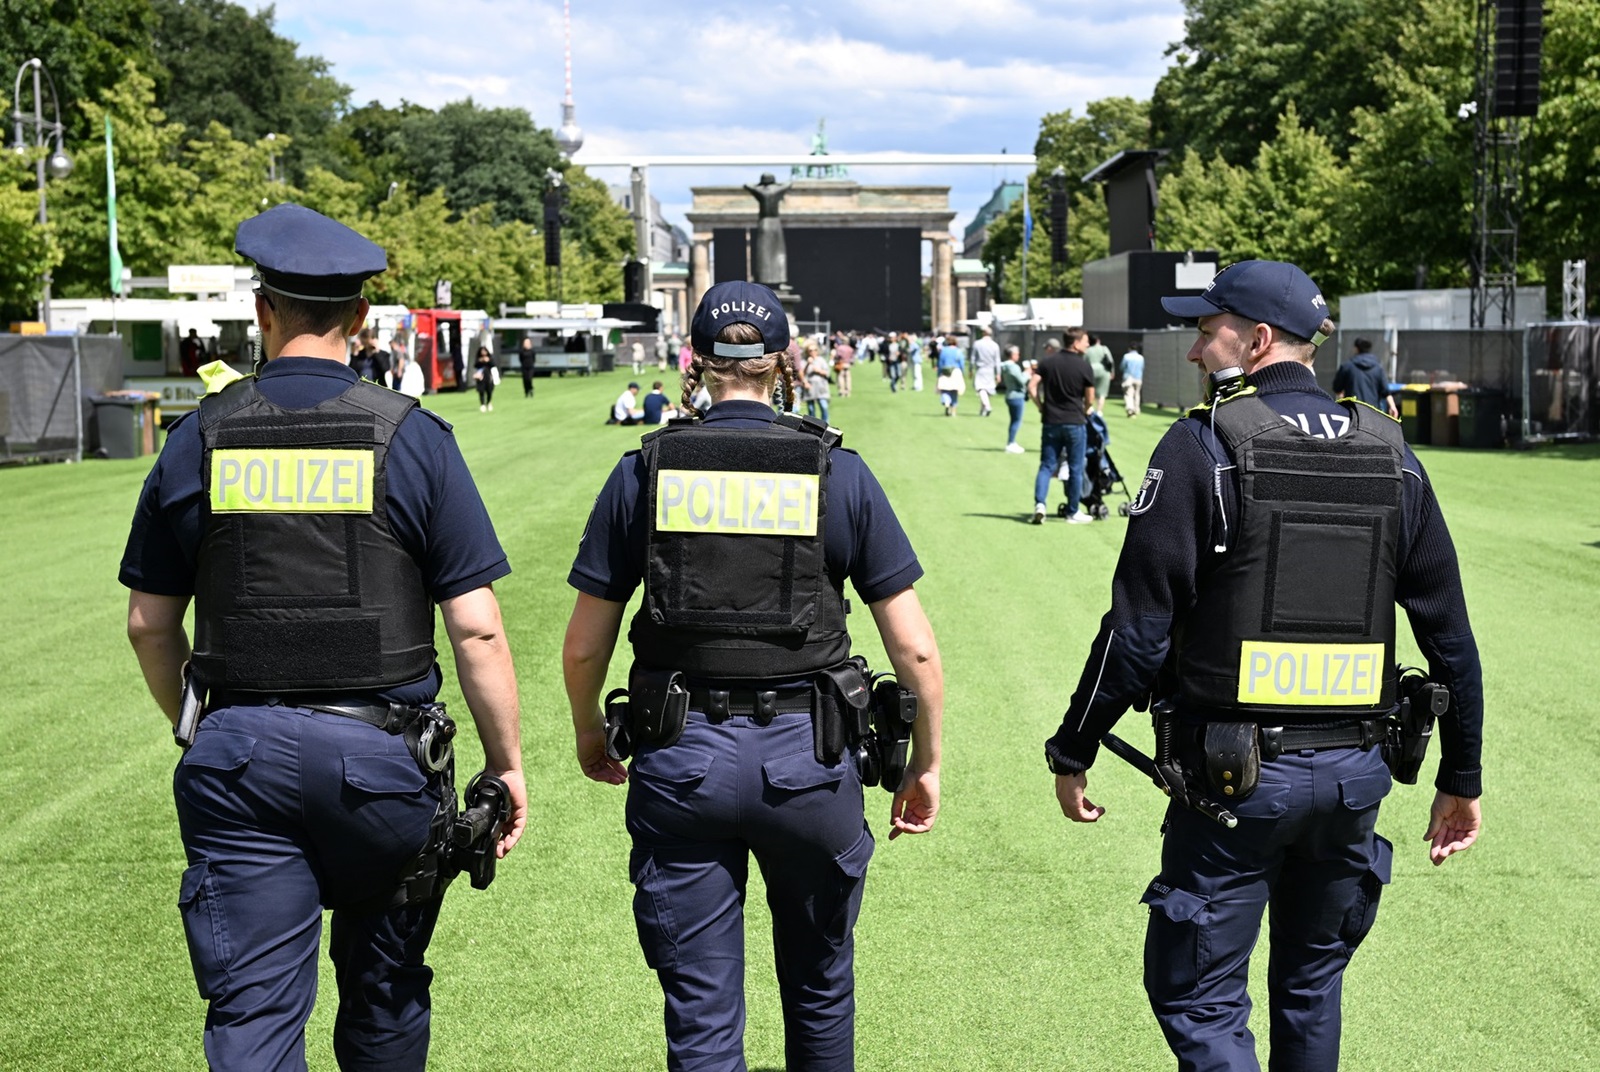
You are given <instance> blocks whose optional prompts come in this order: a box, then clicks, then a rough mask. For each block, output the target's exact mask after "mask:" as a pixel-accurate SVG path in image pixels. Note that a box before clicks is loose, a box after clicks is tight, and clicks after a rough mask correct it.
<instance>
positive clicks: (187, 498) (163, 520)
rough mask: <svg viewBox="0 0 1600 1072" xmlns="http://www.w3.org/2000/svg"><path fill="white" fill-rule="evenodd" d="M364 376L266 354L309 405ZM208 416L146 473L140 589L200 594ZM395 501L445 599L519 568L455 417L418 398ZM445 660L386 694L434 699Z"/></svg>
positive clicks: (130, 551)
mask: <svg viewBox="0 0 1600 1072" xmlns="http://www.w3.org/2000/svg"><path fill="white" fill-rule="evenodd" d="M355 382H356V374H355V372H354V371H353V370H352V369H351V368H350V367H349V366H348V365H343V364H340V363H339V362H336V361H329V360H326V359H323V358H309V357H280V358H276V359H274V360H272V361H269V362H267V363H266V365H265V366H264V367H263V368H262V371H261V374H260V376H259V378H258V381H257V387H258V389H259V390H260V392H261V394H262V395H263V396H264V397H265V398H266V399H267V401H269V402H271V403H273V404H274V405H278V406H282V407H284V408H286V409H306V408H309V407H311V406H315V405H318V404H320V403H322V402H326V401H327V400H328V399H330V398H333V397H334V396H335V395H338V394H341V393H342V392H344V391H345V390H346V389H348V388H349V387H350V385H352V384H354V383H355ZM201 453H202V451H201V445H200V422H199V420H198V419H196V418H194V417H184V418H183V419H181V420H179V421H177V422H176V423H174V424H173V425H172V426H171V427H170V428H169V429H168V432H167V440H166V445H165V446H164V447H163V448H162V450H161V456H160V457H159V458H158V459H156V464H155V466H154V467H153V468H152V469H151V470H150V475H149V476H148V477H146V478H145V482H144V490H143V491H142V492H141V493H140V495H139V505H138V507H137V508H136V510H135V511H134V515H133V528H132V530H131V531H130V532H129V534H128V545H127V549H126V550H125V551H124V552H123V556H122V569H121V572H120V573H119V575H118V579H119V580H120V581H121V582H122V583H123V584H124V585H125V586H126V587H128V588H131V589H133V590H134V591H137V592H146V593H149V594H151V595H163V596H193V595H194V578H195V564H196V559H197V556H198V554H199V548H200V537H201V525H202V520H201V507H202V505H203V503H204V500H205V493H204V491H203V489H202V487H201V483H200V477H201V472H200V471H201ZM386 465H387V484H386V495H385V498H386V502H387V504H388V511H389V525H390V527H391V528H392V529H393V530H394V534H395V537H396V538H397V539H398V540H399V541H400V544H401V546H403V547H404V548H405V549H406V550H407V551H409V552H410V553H411V556H412V557H413V558H415V559H416V561H417V563H418V565H419V566H420V568H421V572H422V577H423V581H424V583H425V584H427V586H428V595H429V597H430V598H431V599H432V600H433V601H434V602H435V603H438V602H441V601H443V600H446V599H450V598H452V597H454V596H459V595H463V594H465V593H467V592H470V591H472V590H474V589H476V588H482V587H483V586H484V585H487V584H491V583H493V582H494V581H497V580H499V579H500V578H502V577H504V576H506V575H507V574H509V573H510V572H511V566H510V565H509V564H508V563H507V562H506V555H505V552H504V551H503V550H502V549H501V547H500V541H499V539H498V538H497V537H496V536H495V532H494V526H493V524H492V523H491V522H490V520H489V513H488V511H487V510H486V509H485V508H484V505H483V499H482V498H481V497H480V496H479V495H478V488H477V485H475V484H474V483H473V481H472V474H471V473H470V472H468V471H467V463H466V461H465V459H463V458H462V457H461V450H460V448H459V447H457V446H456V441H455V437H454V436H453V435H451V433H450V425H449V424H448V423H447V422H446V421H444V420H443V419H441V418H440V417H438V416H435V415H434V414H432V413H430V412H428V411H427V410H424V409H422V408H420V407H419V408H417V409H416V410H413V411H412V412H411V413H410V414H408V415H407V416H406V418H405V419H404V420H403V421H401V422H400V426H399V428H398V429H396V431H395V436H394V441H393V442H392V443H391V444H390V446H389V455H388V459H387V462H386ZM442 680H443V678H442V675H441V673H440V671H439V667H438V664H437V663H436V664H434V667H433V670H432V672H431V673H430V674H428V675H427V676H426V677H424V678H422V679H421V680H420V681H415V682H411V683H409V684H406V685H400V686H396V687H395V688H392V689H389V690H386V691H385V692H383V693H382V695H381V697H378V698H380V699H382V700H385V701H392V702H396V703H426V702H428V701H431V700H433V699H434V698H435V697H436V696H437V695H438V693H439V686H440V683H441V682H442Z"/></svg>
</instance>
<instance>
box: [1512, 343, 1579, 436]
mask: <svg viewBox="0 0 1600 1072" xmlns="http://www.w3.org/2000/svg"><path fill="white" fill-rule="evenodd" d="M1526 354H1527V371H1526V374H1525V376H1524V377H1523V379H1522V383H1520V384H1519V385H1518V387H1519V388H1520V389H1519V391H1518V392H1517V393H1518V394H1519V395H1521V394H1524V391H1525V402H1524V405H1523V406H1522V407H1521V419H1522V420H1523V421H1524V422H1525V423H1526V428H1524V429H1523V430H1522V431H1523V438H1525V439H1527V440H1529V441H1538V440H1540V439H1555V438H1560V439H1570V438H1593V437H1594V436H1596V435H1600V410H1597V407H1596V406H1595V394H1596V392H1597V391H1600V324H1577V323H1569V324H1530V325H1529V326H1528V329H1527V349H1526ZM1512 412H1517V410H1515V409H1513V411H1512Z"/></svg>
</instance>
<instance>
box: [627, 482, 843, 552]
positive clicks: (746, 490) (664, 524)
mask: <svg viewBox="0 0 1600 1072" xmlns="http://www.w3.org/2000/svg"><path fill="white" fill-rule="evenodd" d="M818 487H819V478H818V477H817V476H816V475H815V474H813V475H810V476H807V475H805V474H803V473H743V472H731V471H724V470H720V469H662V470H661V471H660V472H658V473H657V474H656V531H658V532H715V533H720V534H722V535H724V536H815V535H816V534H817V493H818Z"/></svg>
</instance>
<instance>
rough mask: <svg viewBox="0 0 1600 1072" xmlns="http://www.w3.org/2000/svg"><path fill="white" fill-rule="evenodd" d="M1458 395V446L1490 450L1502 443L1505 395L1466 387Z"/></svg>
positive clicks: (1503, 437) (1502, 392)
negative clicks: (1459, 432)
mask: <svg viewBox="0 0 1600 1072" xmlns="http://www.w3.org/2000/svg"><path fill="white" fill-rule="evenodd" d="M1460 395H1461V424H1460V429H1461V445H1462V446H1463V447H1473V448H1476V449H1478V450H1492V449H1494V448H1496V447H1499V446H1502V445H1503V444H1504V443H1505V431H1504V418H1505V412H1506V396H1505V392H1504V391H1495V390H1490V389H1487V388H1482V387H1469V388H1467V389H1466V390H1464V391H1461V392H1460Z"/></svg>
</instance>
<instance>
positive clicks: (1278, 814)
mask: <svg viewBox="0 0 1600 1072" xmlns="http://www.w3.org/2000/svg"><path fill="white" fill-rule="evenodd" d="M1162 305H1163V307H1164V308H1165V309H1166V310H1167V312H1169V313H1171V314H1172V315H1174V316H1177V317H1181V318H1186V319H1189V320H1194V321H1197V322H1198V326H1199V337H1198V338H1197V339H1196V341H1195V343H1194V346H1193V348H1192V349H1191V350H1190V351H1189V355H1188V359H1189V360H1190V361H1191V362H1193V363H1195V364H1196V365H1199V366H1201V367H1202V368H1203V369H1204V370H1205V372H1206V373H1208V374H1209V380H1208V383H1209V387H1210V389H1211V391H1210V393H1211V397H1210V401H1209V404H1207V405H1202V406H1199V407H1197V408H1195V409H1192V410H1190V411H1189V413H1188V415H1187V416H1186V417H1185V418H1183V419H1181V420H1179V421H1178V422H1176V423H1175V424H1174V425H1173V426H1172V427H1171V429H1169V430H1168V432H1167V433H1166V435H1165V436H1164V437H1163V438H1162V440H1161V442H1160V444H1159V445H1158V446H1157V447H1156V450H1155V453H1154V454H1153V455H1152V457H1151V459H1150V469H1149V471H1148V472H1147V473H1146V474H1145V478H1144V482H1143V484H1142V485H1141V487H1140V490H1139V494H1138V497H1137V500H1136V501H1135V503H1134V504H1133V508H1132V516H1131V519H1130V521H1129V525H1128V533H1127V537H1126V540H1125V542H1124V544H1123V548H1122V555H1121V558H1120V560H1119V561H1118V564H1117V569H1116V574H1115V577H1114V579H1113V581H1112V602H1111V610H1110V612H1109V613H1107V614H1106V616H1105V618H1104V620H1103V621H1102V623H1101V626H1100V631H1099V634H1098V635H1097V636H1096V638H1095V640H1094V643H1093V645H1092V646H1091V648H1090V651H1089V657H1088V659H1087V660H1086V661H1085V664H1084V669H1083V673H1082V676H1081V677H1080V679H1079V683H1078V688H1077V691H1076V692H1074V693H1073V695H1072V700H1071V703H1070V705H1069V706H1068V708H1067V711H1066V715H1065V718H1064V719H1063V720H1062V724H1061V728H1060V729H1059V731H1057V733H1056V734H1055V735H1054V736H1053V737H1051V738H1050V740H1048V741H1047V742H1046V743H1045V755H1046V760H1047V763H1048V766H1049V768H1050V770H1051V771H1052V772H1053V773H1054V774H1055V776H1056V778H1055V781H1056V796H1057V798H1058V800H1059V802H1060V805H1061V810H1062V812H1063V813H1064V814H1065V815H1066V817H1067V818H1068V819H1071V820H1073V821H1074V822H1085V823H1090V822H1094V821H1096V820H1097V819H1099V818H1100V816H1101V815H1102V814H1104V811H1105V809H1104V808H1101V807H1099V806H1097V805H1095V804H1093V803H1091V802H1090V801H1089V799H1088V798H1087V797H1086V796H1085V795H1084V793H1085V786H1086V781H1087V771H1088V769H1089V767H1090V766H1091V765H1092V764H1093V763H1094V761H1095V758H1096V755H1097V752H1098V749H1099V745H1100V743H1101V738H1102V735H1104V734H1106V732H1107V731H1108V730H1110V729H1111V728H1112V726H1113V725H1114V724H1115V723H1116V721H1117V719H1118V718H1119V717H1121V715H1122V714H1123V712H1124V711H1125V710H1127V708H1128V707H1129V706H1130V705H1133V706H1138V707H1141V708H1142V707H1143V706H1144V704H1145V702H1146V701H1148V700H1154V701H1156V702H1155V703H1154V704H1153V705H1152V707H1151V710H1152V712H1153V714H1154V716H1155V721H1156V740H1157V751H1158V755H1157V757H1156V762H1157V768H1158V770H1160V771H1162V772H1163V775H1164V776H1167V781H1168V785H1169V787H1172V788H1174V792H1173V796H1174V802H1173V803H1172V804H1170V805H1169V807H1168V811H1167V817H1166V824H1165V825H1164V827H1163V829H1164V831H1165V834H1166V838H1165V842H1164V844H1163V847H1162V854H1161V873H1160V874H1159V875H1158V876H1157V877H1156V878H1155V879H1154V880H1153V881H1152V882H1151V883H1150V885H1149V887H1148V888H1147V889H1146V890H1145V893H1144V896H1143V898H1142V899H1143V901H1144V903H1145V904H1147V905H1148V906H1149V908H1150V920H1149V930H1148V934H1147V936H1146V941H1145V970H1144V981H1145V989H1146V990H1147V992H1148V994H1149V998H1150V1004H1151V1007H1152V1008H1153V1010H1154V1011H1155V1014H1156V1019H1157V1020H1158V1021H1159V1022H1160V1025H1161V1029H1162V1032H1163V1033H1164V1034H1165V1035H1166V1039H1167V1043H1168V1045H1170V1046H1171V1048H1172V1050H1173V1052H1174V1053H1175V1054H1176V1055H1177V1058H1178V1067H1179V1068H1180V1069H1195V1070H1198V1069H1257V1068H1259V1065H1258V1063H1257V1058H1256V1054H1255V1040H1254V1038H1253V1036H1252V1035H1251V1033H1250V1029H1249V1018H1250V998H1249V995H1248V993H1247V991H1246V973H1247V971H1248V968H1249V962H1250V954H1251V951H1252V949H1253V948H1254V946H1255V943H1256V938H1257V935H1258V932H1259V930H1260V926H1261V918H1262V913H1263V910H1266V911H1267V912H1268V913H1269V919H1270V927H1271V953H1270V964H1269V966H1268V976H1267V979H1268V982H1267V986H1268V993H1269V995H1270V1001H1271V1016H1270V1023H1271V1027H1272V1037H1271V1049H1272V1057H1271V1067H1272V1068H1273V1069H1275V1070H1279V1072H1291V1070H1293V1072H1299V1070H1321V1069H1333V1068H1336V1067H1337V1066H1338V1063H1339V1033H1340V986H1341V980H1342V977H1343V973H1344V969H1345V966H1346V964H1347V963H1348V962H1349V959H1350V956H1351V955H1352V954H1353V953H1354V952H1355V950H1356V948H1357V947H1358V946H1359V945H1360V944H1361V941H1362V939H1363V938H1365V937H1366V935H1367V933H1368V931H1369V929H1370V928H1371V926H1372V923H1373V918H1374V916H1375V914H1376V912H1377V908H1378V899H1379V896H1380V894H1381V892H1382V889H1383V887H1384V885H1386V884H1387V883H1388V881H1389V873H1390V859H1391V846H1390V844H1389V842H1388V841H1386V840H1384V839H1383V838H1382V837H1380V836H1378V834H1377V833H1376V832H1375V823H1376V821H1377V815H1378V806H1379V802H1380V801H1381V800H1382V799H1383V797H1384V796H1385V795H1386V794H1388V792H1389V790H1390V785H1391V772H1390V769H1389V767H1388V765H1387V764H1386V762H1385V758H1384V754H1385V752H1386V751H1388V749H1386V748H1385V747H1383V744H1384V737H1385V735H1386V733H1387V732H1388V726H1389V716H1390V715H1391V712H1392V711H1394V710H1395V708H1396V705H1397V702H1398V701H1399V699H1400V690H1401V687H1402V683H1401V682H1397V680H1396V671H1395V632H1396V631H1395V615H1394V606H1395V604H1396V603H1399V604H1400V605H1401V606H1403V607H1404V608H1405V610H1406V613H1407V615H1408V617H1409V619H1410V622H1411V627H1412V631H1413V633H1415V635H1416V639H1417V642H1418V644H1419V646H1420V647H1421V649H1422V651H1423V653H1424V655H1425V656H1426V659H1427V663H1428V667H1427V670H1428V677H1429V678H1430V679H1431V681H1432V682H1434V683H1437V684H1439V685H1443V686H1446V687H1447V688H1448V689H1449V695H1450V697H1451V702H1450V706H1449V708H1448V711H1447V712H1446V713H1445V714H1444V716H1443V717H1442V718H1441V719H1440V722H1439V725H1440V728H1441V736H1442V756H1441V758H1440V761H1439V767H1438V774H1437V777H1436V778H1435V782H1434V784H1435V786H1436V788H1437V793H1436V795H1435V797H1434V802H1433V810H1432V817H1431V819H1430V821H1429V823H1428V829H1427V833H1426V835H1425V837H1426V839H1427V840H1428V841H1429V842H1430V849H1429V851H1430V855H1431V858H1432V860H1433V862H1434V863H1435V864H1439V863H1442V862H1443V861H1444V860H1445V859H1446V858H1448V857H1449V856H1450V855H1452V854H1453V853H1456V852H1458V851H1460V850H1462V849H1465V848H1467V847H1468V846H1470V845H1471V844H1472V843H1473V842H1474V841H1475V840H1476V838H1477V834H1478V829H1479V822H1480V819H1479V808H1478V796H1479V794H1480V793H1481V791H1482V786H1481V770H1480V750H1481V743H1482V723H1483V687H1482V674H1481V670H1480V667H1479V661H1478V653H1477V647H1476V645H1475V643H1474V641H1473V637H1472V629H1471V627H1470V626H1469V625H1468V623H1467V608H1466V602H1465V599H1464V596H1463V594H1462V590H1461V579H1460V571H1459V568H1458V566H1457V562H1456V552H1455V548H1454V546H1453V545H1452V543H1451V540H1450V534H1449V532H1448V531H1447V529H1446V528H1445V522H1444V516H1443V515H1442V514H1441V513H1440V509H1439V504H1438V502H1437V501H1436V500H1435V498H1434V494H1433V489H1432V488H1431V487H1430V485H1429V483H1428V478H1427V475H1426V474H1425V473H1424V472H1423V469H1422V466H1421V464H1420V463H1418V461H1417V459H1416V456H1415V455H1414V454H1412V452H1411V450H1410V449H1409V448H1408V447H1407V446H1406V445H1405V443H1404V441H1403V440H1402V438H1401V435H1400V427H1399V425H1398V424H1397V423H1396V422H1395V421H1394V420H1392V419H1391V418H1390V417H1389V416H1388V415H1387V414H1383V413H1380V412H1378V411H1377V410H1374V409H1372V408H1371V407H1368V406H1364V405H1360V404H1358V403H1355V402H1354V401H1352V400H1346V402H1344V403H1339V402H1335V401H1334V400H1333V399H1332V398H1331V397H1330V396H1329V395H1328V394H1326V393H1325V392H1324V391H1322V390H1321V389H1320V388H1319V387H1318V386H1317V381H1316V377H1315V376H1314V375H1313V373H1312V358H1313V355H1314V353H1315V349H1316V345H1317V344H1319V343H1321V342H1322V341H1323V340H1324V339H1325V338H1326V337H1327V335H1328V334H1329V333H1331V332H1332V331H1333V324H1332V322H1331V321H1329V320H1327V319H1326V317H1327V308H1326V304H1325V303H1324V301H1323V299H1322V295H1321V294H1320V293H1318V291H1317V287H1316V286H1315V284H1313V283H1312V281H1311V280H1310V279H1309V278H1308V277H1307V276H1306V274H1305V273H1304V272H1302V271H1301V270H1300V269H1299V268H1297V267H1295V266H1294V265H1291V264H1283V263H1278V262H1273V261H1244V262H1241V263H1239V264H1235V265H1232V266H1230V267H1228V268H1227V269H1225V270H1224V271H1223V272H1221V273H1220V274H1219V275H1218V276H1217V277H1216V279H1215V281H1214V282H1213V283H1212V285H1211V287H1210V288H1209V289H1208V290H1207V292H1206V293H1205V294H1204V296H1202V297H1192V298H1168V299H1165V300H1164V301H1163V302H1162ZM1441 699H1442V696H1441ZM1163 742H1165V745H1164V744H1163ZM1164 750H1165V751H1167V753H1168V754H1167V755H1166V756H1163V755H1161V754H1160V753H1161V752H1163V751H1164ZM1414 776H1415V775H1414V774H1412V775H1411V777H1414ZM1174 783H1176V785H1175V787H1174ZM1190 796H1193V797H1195V798H1198V800H1199V801H1202V802H1203V801H1210V803H1211V804H1212V805H1213V806H1214V807H1213V808H1212V809H1211V811H1212V814H1211V815H1209V816H1208V815H1207V814H1206V813H1205V812H1204V811H1202V810H1196V809H1195V808H1191V807H1185V806H1182V804H1181V800H1180V798H1184V799H1187V798H1188V797H1190ZM1219 807H1220V808H1221V809H1225V810H1226V811H1228V812H1229V813H1231V816H1232V818H1234V819H1235V820H1236V823H1237V825H1236V826H1234V827H1233V828H1232V829H1229V828H1228V827H1226V826H1225V825H1223V823H1222V822H1220V821H1217V818H1218V817H1217V815H1216V811H1217V809H1218V808H1219Z"/></svg>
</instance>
